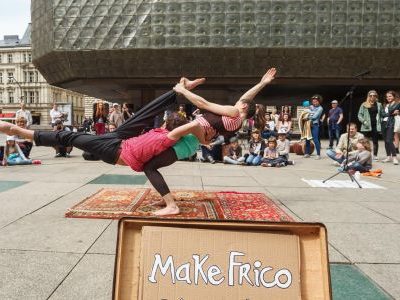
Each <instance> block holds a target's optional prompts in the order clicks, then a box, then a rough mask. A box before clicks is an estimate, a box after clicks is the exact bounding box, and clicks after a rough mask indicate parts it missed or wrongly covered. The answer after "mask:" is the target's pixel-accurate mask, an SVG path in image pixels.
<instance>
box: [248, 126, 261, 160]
mask: <svg viewBox="0 0 400 300" xmlns="http://www.w3.org/2000/svg"><path fill="white" fill-rule="evenodd" d="M264 149H265V141H264V140H263V139H262V138H261V135H260V131H259V130H258V129H253V132H252V133H251V139H250V149H249V153H250V154H249V156H248V157H247V159H246V164H247V165H253V166H258V165H259V164H261V159H262V157H263V155H264Z"/></svg>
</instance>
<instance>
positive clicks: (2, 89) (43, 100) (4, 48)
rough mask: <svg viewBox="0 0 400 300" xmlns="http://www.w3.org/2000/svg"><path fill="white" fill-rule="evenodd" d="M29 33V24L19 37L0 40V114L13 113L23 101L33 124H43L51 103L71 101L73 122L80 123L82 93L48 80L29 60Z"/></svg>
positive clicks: (45, 123)
mask: <svg viewBox="0 0 400 300" xmlns="http://www.w3.org/2000/svg"><path fill="white" fill-rule="evenodd" d="M30 34H31V25H29V26H28V28H27V30H26V32H25V34H24V36H23V37H22V39H19V37H18V36H17V35H11V36H5V37H4V40H0V111H1V113H2V114H11V113H15V112H16V111H17V110H18V109H19V108H20V102H21V101H23V102H25V103H26V108H27V109H28V110H29V111H31V113H32V117H33V123H34V124H36V125H41V126H44V125H48V124H49V123H50V115H49V111H50V109H51V108H52V106H53V103H54V102H55V103H60V104H61V103H62V104H72V109H73V123H81V122H82V119H83V117H84V95H82V94H80V93H77V92H74V91H69V90H65V89H62V88H59V87H56V86H52V85H50V84H48V83H47V81H46V79H45V78H44V77H43V76H42V74H41V73H40V72H39V70H38V69H37V68H36V67H35V66H34V64H33V63H32V47H31V42H30ZM71 121H72V120H71Z"/></svg>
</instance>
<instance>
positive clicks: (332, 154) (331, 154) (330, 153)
mask: <svg viewBox="0 0 400 300" xmlns="http://www.w3.org/2000/svg"><path fill="white" fill-rule="evenodd" d="M336 154H337V153H336V151H334V150H331V149H329V150H327V151H326V155H327V156H328V157H329V158H331V159H333V160H334V161H337V162H338V163H339V164H341V163H342V162H343V161H344V159H345V157H344V155H342V157H340V158H337V157H336Z"/></svg>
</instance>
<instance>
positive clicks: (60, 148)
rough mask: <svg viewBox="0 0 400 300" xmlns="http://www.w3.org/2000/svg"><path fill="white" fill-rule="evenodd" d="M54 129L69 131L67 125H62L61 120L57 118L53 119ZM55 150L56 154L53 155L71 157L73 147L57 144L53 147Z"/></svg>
mask: <svg viewBox="0 0 400 300" xmlns="http://www.w3.org/2000/svg"><path fill="white" fill-rule="evenodd" d="M53 130H54V131H57V132H59V131H70V129H69V128H68V127H64V125H63V122H62V121H61V120H60V119H57V120H56V121H55V126H54V129H53ZM54 149H55V150H56V155H55V157H71V152H72V149H73V147H72V146H70V147H66V146H64V145H57V146H55V147H54Z"/></svg>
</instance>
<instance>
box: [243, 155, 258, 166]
mask: <svg viewBox="0 0 400 300" xmlns="http://www.w3.org/2000/svg"><path fill="white" fill-rule="evenodd" d="M261 159H262V157H261V156H260V155H255V154H250V155H249V156H248V157H247V159H246V164H248V165H253V166H258V165H260V164H261Z"/></svg>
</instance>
